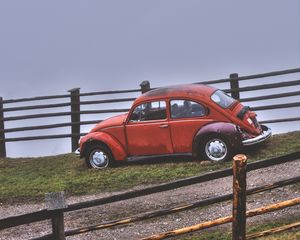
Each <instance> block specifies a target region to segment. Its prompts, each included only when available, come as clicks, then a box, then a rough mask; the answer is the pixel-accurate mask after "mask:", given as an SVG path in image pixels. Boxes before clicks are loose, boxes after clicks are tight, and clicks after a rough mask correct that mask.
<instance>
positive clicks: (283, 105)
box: [251, 102, 300, 111]
mask: <svg viewBox="0 0 300 240" xmlns="http://www.w3.org/2000/svg"><path fill="white" fill-rule="evenodd" d="M291 107H300V102H293V103H282V104H273V105H266V106H258V107H251V109H252V110H253V111H261V110H273V109H279V108H291Z"/></svg>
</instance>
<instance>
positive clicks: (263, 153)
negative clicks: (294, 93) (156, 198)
mask: <svg viewBox="0 0 300 240" xmlns="http://www.w3.org/2000/svg"><path fill="white" fill-rule="evenodd" d="M299 149H300V132H291V133H288V134H281V135H274V136H273V137H272V139H270V140H269V141H267V142H266V143H264V144H262V145H260V146H259V147H256V148H253V147H252V148H249V149H248V150H247V155H248V157H249V161H255V160H258V159H264V158H269V157H274V156H279V155H283V154H286V153H290V152H294V151H297V150H299ZM229 166H231V163H230V162H228V163H211V164H200V163H199V162H195V161H191V160H189V159H177V160H176V159H173V160H166V159H165V160H160V161H155V162H151V161H148V162H146V163H142V164H141V163H139V164H137V163H136V164H122V165H121V166H118V167H116V168H108V169H105V170H95V169H88V168H87V167H86V165H85V163H84V160H82V159H81V160H80V159H79V158H78V157H77V156H75V155H73V154H66V155H58V156H52V157H41V158H18V159H17V158H16V159H12V158H6V159H0V182H1V185H0V202H2V203H12V202H26V201H37V202H39V201H43V198H44V194H45V193H47V192H56V191H62V190H64V191H65V192H66V194H67V195H68V196H71V195H83V194H93V193H99V192H104V191H116V190H124V189H129V188H132V187H134V186H139V185H149V184H156V183H162V182H167V181H171V180H175V179H180V178H184V177H189V176H194V175H197V174H200V173H204V172H209V171H214V170H217V169H222V168H226V167H229ZM298 186H299V185H298Z"/></svg>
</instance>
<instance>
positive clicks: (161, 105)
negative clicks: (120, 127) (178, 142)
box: [125, 101, 173, 156]
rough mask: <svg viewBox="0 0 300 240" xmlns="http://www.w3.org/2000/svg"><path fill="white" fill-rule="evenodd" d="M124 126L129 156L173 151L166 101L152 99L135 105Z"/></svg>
mask: <svg viewBox="0 0 300 240" xmlns="http://www.w3.org/2000/svg"><path fill="white" fill-rule="evenodd" d="M125 128H126V137H127V146H128V152H129V155H130V156H144V155H158V154H170V153H172V152H173V148H172V142H171V136H170V128H169V122H168V118H167V109H166V101H152V102H146V103H142V104H140V105H138V106H136V107H135V108H134V110H133V111H132V112H131V115H130V116H129V119H128V121H127V124H126V127H125Z"/></svg>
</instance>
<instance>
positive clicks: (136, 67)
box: [0, 0, 300, 151]
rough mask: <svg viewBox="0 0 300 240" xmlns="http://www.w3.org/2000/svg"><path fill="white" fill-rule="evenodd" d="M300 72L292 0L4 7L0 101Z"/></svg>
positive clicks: (298, 10)
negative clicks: (143, 83) (77, 89)
mask: <svg viewBox="0 0 300 240" xmlns="http://www.w3.org/2000/svg"><path fill="white" fill-rule="evenodd" d="M299 66H300V1H298V0H294V1H293V0H287V1H276V0H265V1H258V0H254V1H238V0H235V1H233V0H229V1H228V0H227V1H213V0H204V1H200V0H198V1H197V0H181V1H178V0H159V1H158V0H151V1H150V0H148V1H142V0H135V1H133V0H127V1H124V0H123V1H121V0H119V1H114V0H107V1H100V0H98V1H96V0H93V1H92V0H88V1H83V0H82V1H78V0H68V1H62V0H60V1H57V0H51V1H50V0H49V1H40V0H35V1H33V0H27V1H23V0H19V1H16V0H6V1H5V0H2V1H0V83H1V85H0V86H1V87H0V96H2V97H3V98H4V99H11V98H20V97H31V96H37V95H50V94H64V93H66V91H67V90H69V89H71V88H74V87H81V91H82V92H88V91H101V90H106V89H127V88H136V87H138V85H139V83H140V82H141V81H142V80H143V79H149V80H150V81H151V85H152V86H162V85H169V84H172V83H185V82H186V83H187V82H198V81H201V80H209V79H217V78H224V77H227V76H228V74H229V73H231V72H238V73H239V74H240V75H246V74H254V73H260V72H268V71H273V70H282V69H287V68H296V67H299ZM20 114H21V113H20ZM20 124H21V123H20ZM31 124H32V122H31ZM32 135H36V134H32ZM26 144H29V143H26ZM31 144H32V143H31ZM9 145H10V146H11V144H9ZM54 149H57V148H56V147H54ZM67 149H69V145H68V146H67ZM62 151H65V150H62Z"/></svg>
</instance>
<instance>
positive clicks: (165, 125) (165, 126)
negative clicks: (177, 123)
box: [159, 124, 169, 128]
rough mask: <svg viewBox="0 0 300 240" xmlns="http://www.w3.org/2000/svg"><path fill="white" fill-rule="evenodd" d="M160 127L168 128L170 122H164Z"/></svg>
mask: <svg viewBox="0 0 300 240" xmlns="http://www.w3.org/2000/svg"><path fill="white" fill-rule="evenodd" d="M159 127H160V128H167V127H169V125H168V124H162V125H160V126H159Z"/></svg>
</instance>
